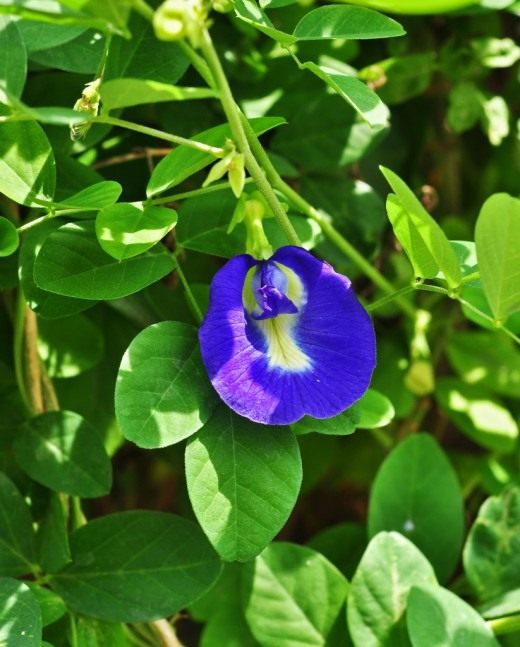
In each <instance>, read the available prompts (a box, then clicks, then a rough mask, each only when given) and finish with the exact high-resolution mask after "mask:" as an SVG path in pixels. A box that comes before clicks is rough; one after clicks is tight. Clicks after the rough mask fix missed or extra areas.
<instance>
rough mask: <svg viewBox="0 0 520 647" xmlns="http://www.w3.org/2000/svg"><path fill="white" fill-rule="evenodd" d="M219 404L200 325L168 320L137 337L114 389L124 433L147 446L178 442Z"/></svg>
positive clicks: (117, 411) (161, 445) (200, 425)
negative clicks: (208, 373)
mask: <svg viewBox="0 0 520 647" xmlns="http://www.w3.org/2000/svg"><path fill="white" fill-rule="evenodd" d="M214 405H215V393H214V391H213V389H212V387H211V384H210V382H209V380H208V378H207V376H206V372H205V370H204V367H203V366H202V361H201V358H200V351H199V347H198V339H197V331H196V329H195V328H193V327H192V326H189V325H187V324H183V323H179V322H177V321H163V322H161V323H158V324H154V325H153V326H149V327H148V328H146V329H145V330H143V331H142V332H140V333H139V334H138V335H137V337H135V339H134V340H133V341H132V343H131V344H130V346H129V347H128V350H127V351H126V353H125V355H124V357H123V360H122V362H121V366H120V368H119V373H118V376H117V384H116V393H115V408H116V416H117V420H118V422H119V425H120V427H121V431H122V432H123V434H124V436H125V438H127V439H128V440H131V441H132V442H134V443H136V445H139V446H140V447H146V448H155V447H165V446H166V445H171V444H173V443H177V442H179V441H180V440H182V439H184V438H187V437H188V436H191V435H192V434H194V433H195V432H196V431H198V430H199V429H200V428H201V427H202V425H203V424H204V423H205V422H206V421H207V420H208V418H209V416H210V413H211V410H212V408H213V407H214Z"/></svg>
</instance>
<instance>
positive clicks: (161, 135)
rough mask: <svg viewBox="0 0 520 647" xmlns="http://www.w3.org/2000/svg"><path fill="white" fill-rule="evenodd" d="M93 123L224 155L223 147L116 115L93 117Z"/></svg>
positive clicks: (214, 154)
mask: <svg viewBox="0 0 520 647" xmlns="http://www.w3.org/2000/svg"><path fill="white" fill-rule="evenodd" d="M92 123H99V124H109V125H110V126H120V127H121V128H126V129H127V130H134V131H135V132H137V133H142V134H143V135H150V137H156V138H157V139H164V141H167V142H171V143H172V144H178V145H179V146H187V147H188V148H193V149H194V150H196V151H199V152H200V153H207V154H208V155H213V156H214V157H222V156H223V155H224V149H223V148H218V147H216V146H209V145H208V144H204V143H202V142H197V141H195V140H193V139H186V138H185V137H181V136H180V135H171V134H170V133H165V132H164V131H163V130H157V129H156V128H150V127H149V126H143V125H141V124H135V123H133V122H132V121H126V119H116V118H115V117H108V116H107V115H100V116H99V117H95V118H94V119H92Z"/></svg>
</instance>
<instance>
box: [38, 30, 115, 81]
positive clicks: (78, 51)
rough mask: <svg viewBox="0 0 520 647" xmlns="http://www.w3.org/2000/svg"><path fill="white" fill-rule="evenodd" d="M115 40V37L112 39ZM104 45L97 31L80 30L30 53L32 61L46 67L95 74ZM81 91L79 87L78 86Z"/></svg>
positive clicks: (103, 40)
mask: <svg viewBox="0 0 520 647" xmlns="http://www.w3.org/2000/svg"><path fill="white" fill-rule="evenodd" d="M114 40H115V39H114ZM104 46H105V39H104V38H103V37H102V34H101V33H100V32H99V31H94V30H93V29H89V30H88V31H85V30H82V31H81V32H80V33H79V34H77V35H76V36H74V37H73V38H70V39H67V40H66V41H64V42H61V43H58V44H57V45H55V46H53V47H50V48H48V49H42V50H40V49H39V50H38V51H36V52H33V53H32V54H30V58H31V60H32V61H36V63H39V64H40V65H45V66H46V67H49V68H53V69H56V68H57V69H59V70H64V71H67V72H75V73H77V74H95V72H96V70H97V68H98V66H99V62H100V60H101V57H102V55H103V50H104ZM78 90H79V91H80V92H81V87H80V86H78Z"/></svg>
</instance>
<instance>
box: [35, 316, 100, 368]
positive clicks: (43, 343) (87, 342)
mask: <svg viewBox="0 0 520 647" xmlns="http://www.w3.org/2000/svg"><path fill="white" fill-rule="evenodd" d="M104 341H105V340H104V337H103V335H102V333H101V330H100V329H99V328H98V327H97V326H96V325H95V324H94V323H92V321H91V320H90V319H88V317H85V316H84V315H81V314H77V315H72V316H71V317H64V318H60V319H57V320H52V321H51V320H48V319H41V320H40V321H39V322H38V353H39V355H40V358H41V359H42V360H43V362H44V363H45V365H46V367H47V372H48V374H49V376H50V377H60V378H67V377H75V376H76V375H80V374H81V373H83V372H84V371H87V370H88V369H90V368H92V367H93V366H96V364H98V363H99V362H100V361H101V358H102V357H103V353H104Z"/></svg>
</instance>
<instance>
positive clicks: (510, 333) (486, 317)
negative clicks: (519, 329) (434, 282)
mask: <svg viewBox="0 0 520 647" xmlns="http://www.w3.org/2000/svg"><path fill="white" fill-rule="evenodd" d="M457 298H458V300H459V302H460V303H461V304H462V305H464V306H466V308H468V310H471V312H474V313H475V314H476V315H478V316H479V317H482V319H484V320H485V321H487V322H489V323H490V324H492V325H493V327H494V328H495V329H496V330H501V331H502V332H504V333H505V334H506V335H507V336H508V337H511V339H513V340H514V341H516V343H517V344H520V337H518V335H515V333H514V332H513V331H512V330H509V329H508V328H506V327H505V326H497V322H496V321H495V319H493V317H490V316H489V315H488V314H486V313H485V312H482V310H479V309H478V308H476V307H475V306H474V305H473V304H472V303H470V302H469V301H466V299H463V298H462V297H457Z"/></svg>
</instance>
